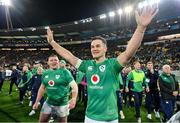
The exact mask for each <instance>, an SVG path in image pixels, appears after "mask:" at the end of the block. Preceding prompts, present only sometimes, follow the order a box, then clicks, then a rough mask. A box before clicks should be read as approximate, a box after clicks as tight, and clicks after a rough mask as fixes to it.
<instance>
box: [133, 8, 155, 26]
mask: <svg viewBox="0 0 180 123" xmlns="http://www.w3.org/2000/svg"><path fill="white" fill-rule="evenodd" d="M158 11H159V9H158V7H157V5H152V6H146V7H143V8H142V10H141V11H139V12H138V11H136V12H135V16H136V22H137V24H138V26H143V27H147V26H148V25H149V24H150V22H151V21H152V19H153V18H154V16H155V15H156V14H157V12H158Z"/></svg>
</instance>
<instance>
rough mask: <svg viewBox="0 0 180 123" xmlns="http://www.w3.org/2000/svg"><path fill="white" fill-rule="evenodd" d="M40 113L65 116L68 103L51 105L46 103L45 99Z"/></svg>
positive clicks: (67, 112) (67, 111)
mask: <svg viewBox="0 0 180 123" xmlns="http://www.w3.org/2000/svg"><path fill="white" fill-rule="evenodd" d="M41 113H44V114H51V113H53V114H56V115H57V116H58V117H66V116H68V115H69V105H64V106H53V105H50V104H48V103H47V102H46V101H45V102H44V104H43V106H42V108H41Z"/></svg>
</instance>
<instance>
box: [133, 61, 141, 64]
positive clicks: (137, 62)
mask: <svg viewBox="0 0 180 123" xmlns="http://www.w3.org/2000/svg"><path fill="white" fill-rule="evenodd" d="M136 63H139V64H141V63H140V62H139V61H134V62H133V65H135V64H136Z"/></svg>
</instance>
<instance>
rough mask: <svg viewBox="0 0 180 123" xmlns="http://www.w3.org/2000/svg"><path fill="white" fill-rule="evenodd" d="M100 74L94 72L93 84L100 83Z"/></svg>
mask: <svg viewBox="0 0 180 123" xmlns="http://www.w3.org/2000/svg"><path fill="white" fill-rule="evenodd" d="M99 80H100V79H99V76H98V75H97V74H94V75H92V76H91V82H92V83H93V84H98V83H99Z"/></svg>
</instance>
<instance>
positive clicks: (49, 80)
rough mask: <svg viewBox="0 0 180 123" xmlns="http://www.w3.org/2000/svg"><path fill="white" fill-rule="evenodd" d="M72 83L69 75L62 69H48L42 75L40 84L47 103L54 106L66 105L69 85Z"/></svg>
mask: <svg viewBox="0 0 180 123" xmlns="http://www.w3.org/2000/svg"><path fill="white" fill-rule="evenodd" d="M72 81H73V77H72V75H71V73H70V72H69V71H68V70H67V69H64V68H57V69H55V70H52V69H48V70H46V71H44V73H43V75H42V83H43V85H44V86H45V88H46V92H47V96H48V98H47V103H48V104H50V105H54V106H63V105H67V103H68V100H69V89H70V86H69V83H70V82H72Z"/></svg>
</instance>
